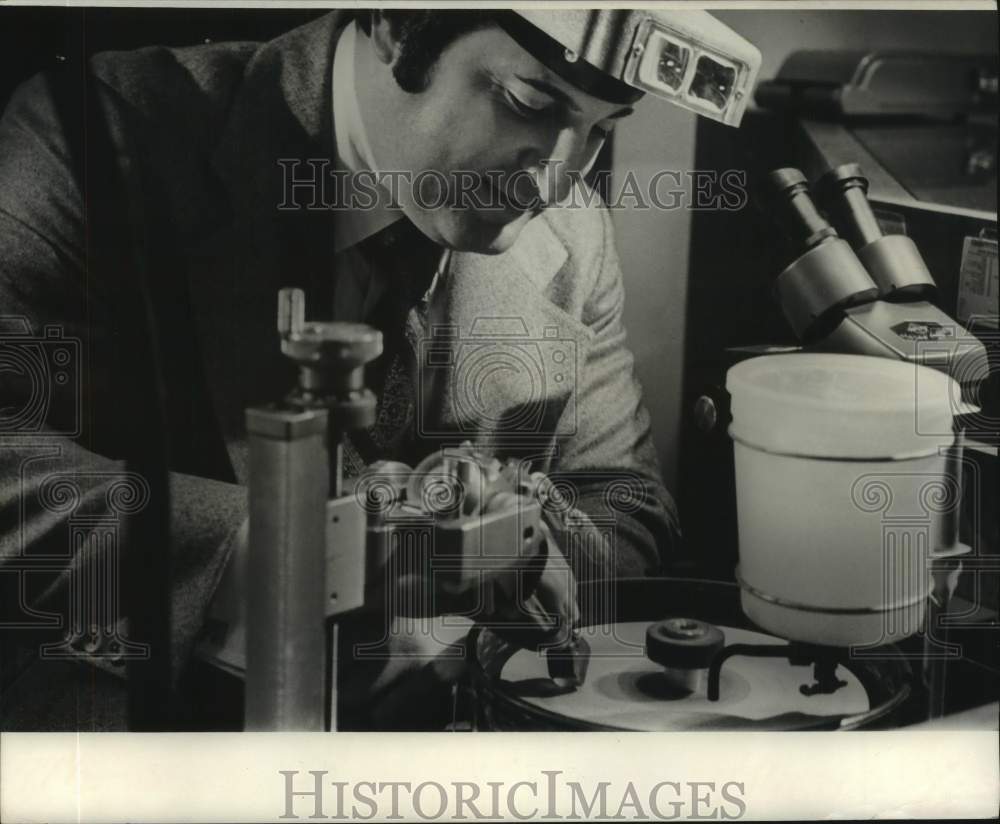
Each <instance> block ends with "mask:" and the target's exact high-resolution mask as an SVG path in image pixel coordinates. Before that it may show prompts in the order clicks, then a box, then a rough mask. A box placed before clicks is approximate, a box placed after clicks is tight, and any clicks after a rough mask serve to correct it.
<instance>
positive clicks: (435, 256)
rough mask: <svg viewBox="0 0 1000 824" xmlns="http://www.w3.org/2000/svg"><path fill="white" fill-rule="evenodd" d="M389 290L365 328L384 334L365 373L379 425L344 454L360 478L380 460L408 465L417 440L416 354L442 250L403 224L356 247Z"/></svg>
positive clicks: (355, 437)
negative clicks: (379, 349)
mask: <svg viewBox="0 0 1000 824" xmlns="http://www.w3.org/2000/svg"><path fill="white" fill-rule="evenodd" d="M358 249H359V251H360V253H361V254H362V255H363V256H364V258H365V260H366V261H367V262H368V265H369V266H371V267H372V269H373V270H378V271H379V272H381V273H382V274H383V275H384V276H385V277H386V282H387V283H388V284H389V288H388V289H387V290H386V293H385V294H384V295H383V296H382V298H381V299H380V300H379V302H378V304H377V305H376V306H375V307H374V309H373V311H372V313H371V315H370V316H369V317H367V318H365V322H366V323H368V324H370V325H372V326H374V327H376V328H377V329H379V330H380V331H381V332H382V336H383V341H384V351H383V354H382V355H381V357H379V358H378V359H377V360H376V361H375V362H374V363H373V364H371V365H370V367H369V368H368V369H367V370H366V383H367V384H368V386H369V387H371V388H372V390H373V391H375V392H376V394H377V396H378V406H377V409H376V416H375V423H374V424H373V425H372V426H370V427H368V428H367V429H365V430H362V431H359V432H353V433H351V435H350V436H349V438H348V443H347V444H346V448H345V450H344V471H345V474H346V475H348V476H357V475H359V474H360V473H361V471H362V470H363V469H364V468H365V466H366V465H368V464H370V463H372V462H373V461H377V460H405V459H406V458H407V457H408V456H407V454H406V451H407V447H408V445H409V443H410V441H411V438H412V434H413V424H414V413H415V410H416V394H415V390H414V383H415V380H416V376H417V353H418V351H419V349H418V347H419V342H420V339H421V338H422V337H423V335H424V329H425V324H426V317H427V305H426V295H427V291H428V289H429V288H430V286H431V284H432V283H433V280H434V276H435V274H436V273H437V269H438V265H439V264H440V262H441V257H442V254H443V250H442V248H441V247H440V246H438V245H437V244H436V243H434V242H433V241H431V240H430V239H429V238H427V236H426V235H424V234H423V233H422V232H421V231H420V230H419V229H417V227H416V226H414V225H413V223H411V222H410V221H409V220H408V219H406V218H402V219H401V220H398V221H396V222H395V223H393V224H391V225H389V226H387V227H386V228H385V229H383V230H381V231H380V232H377V233H376V234H375V235H373V236H372V237H370V238H366V239H365V240H364V241H362V242H361V243H360V244H358Z"/></svg>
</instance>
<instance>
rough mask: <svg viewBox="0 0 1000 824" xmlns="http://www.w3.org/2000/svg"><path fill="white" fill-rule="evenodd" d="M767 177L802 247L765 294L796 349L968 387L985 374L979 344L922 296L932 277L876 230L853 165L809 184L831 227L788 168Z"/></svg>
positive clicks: (904, 242) (903, 246) (897, 241)
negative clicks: (891, 364) (884, 364)
mask: <svg viewBox="0 0 1000 824" xmlns="http://www.w3.org/2000/svg"><path fill="white" fill-rule="evenodd" d="M768 183H769V185H770V190H771V192H770V195H771V197H770V200H771V205H772V207H773V211H774V213H775V216H776V217H777V218H778V220H779V222H780V223H781V224H782V225H783V226H784V228H785V230H786V232H787V234H788V235H790V236H791V237H792V239H793V241H795V242H796V243H797V244H798V245H799V246H800V248H803V247H804V251H803V252H802V254H801V255H800V256H799V257H798V258H797V259H796V260H795V261H793V262H792V263H791V265H789V266H788V267H787V268H786V269H785V270H784V271H783V272H781V274H780V275H778V277H777V279H776V281H775V293H776V295H777V298H778V301H779V303H780V304H781V308H782V311H783V313H784V315H785V317H786V319H787V320H788V322H789V324H790V325H791V327H792V329H793V331H794V332H795V334H796V335H797V336H798V338H799V339H800V340H801V341H802V342H803V345H804V346H805V347H806V348H808V349H811V350H814V351H826V352H840V353H847V354H856V355H871V356H875V357H887V358H892V359H897V360H907V361H911V362H913V363H917V364H920V365H923V366H930V367H933V368H935V369H938V370H940V371H942V372H945V373H946V374H949V375H950V376H951V377H953V378H955V379H956V381H958V383H959V384H960V385H962V386H963V388H964V389H966V390H974V389H975V388H977V386H978V384H979V383H981V382H982V381H983V380H984V379H985V378H986V375H987V372H988V365H987V354H986V349H985V347H984V346H983V344H982V343H981V342H980V341H979V340H978V339H977V338H976V337H975V336H973V335H972V334H970V333H969V332H968V331H967V330H966V329H965V328H964V327H962V326H961V325H960V324H959V323H958V322H957V321H955V320H953V319H952V318H951V317H949V316H948V315H947V314H946V313H945V312H943V311H941V310H940V309H939V308H937V306H935V305H934V304H933V303H932V302H931V301H932V299H933V297H934V294H935V291H936V285H935V283H934V278H933V277H932V276H931V273H930V272H929V271H928V269H927V266H926V264H925V263H924V260H923V258H922V257H921V255H920V252H919V251H918V250H917V247H916V245H915V244H914V243H913V241H912V240H911V239H910V238H909V237H907V236H905V235H883V233H882V230H881V228H880V227H879V224H878V221H877V219H876V217H875V215H874V213H873V211H872V209H871V206H870V205H869V203H868V200H867V196H866V195H867V188H868V181H867V180H866V179H865V177H864V176H863V175H862V173H861V170H860V168H859V167H858V166H857V164H846V165H844V166H839V167H837V168H835V169H832V170H830V171H829V172H828V173H827V174H826V175H824V176H823V177H822V178H821V179H820V180H819V182H818V183H817V186H816V189H817V195H818V199H819V202H820V204H821V205H822V206H823V207H824V208H825V211H826V212H827V214H828V215H829V217H830V219H831V221H832V224H833V225H831V223H828V222H827V220H826V219H825V218H824V217H823V216H821V215H820V213H819V211H818V210H817V209H816V206H815V205H814V203H813V201H812V198H811V197H810V195H809V191H808V186H807V184H806V181H805V177H804V176H803V175H802V173H801V172H799V171H798V170H797V169H779V170H777V171H775V172H772V173H771V175H770V177H769V180H768ZM834 227H835V228H834Z"/></svg>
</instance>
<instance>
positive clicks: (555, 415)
mask: <svg viewBox="0 0 1000 824" xmlns="http://www.w3.org/2000/svg"><path fill="white" fill-rule="evenodd" d="M566 261H567V251H566V249H565V247H564V246H563V244H562V243H561V242H560V241H559V239H558V238H557V237H556V235H555V234H554V233H553V232H552V230H551V229H550V228H549V225H548V222H547V221H546V220H545V218H544V217H539V218H536V219H535V220H533V221H532V222H531V223H529V224H528V226H527V227H525V229H524V230H523V231H522V233H521V235H520V237H519V238H518V240H517V242H516V243H515V244H514V246H512V247H511V248H510V249H509V250H507V252H505V253H503V254H502V255H477V254H470V253H456V254H455V255H453V257H452V261H451V266H450V270H449V273H448V277H447V278H446V279H445V282H444V284H443V286H442V288H441V289H440V291H439V293H438V295H437V296H436V297H435V299H434V301H433V306H432V308H431V313H430V323H429V329H428V330H427V331H428V337H427V338H425V340H424V342H423V350H424V351H423V352H421V353H419V356H420V357H419V363H420V387H419V404H418V416H419V417H418V426H419V432H420V434H421V435H422V436H423V437H424V439H428V438H430V439H436V440H438V441H455V440H462V439H465V438H469V439H471V440H473V441H475V442H477V443H479V444H481V445H484V446H488V447H489V448H491V449H494V450H496V451H497V452H498V453H500V454H504V455H512V456H513V455H520V456H528V455H535V456H538V455H540V454H541V453H542V452H547V451H548V450H550V449H551V447H552V445H553V442H554V441H555V440H557V439H558V437H560V436H563V435H567V434H571V433H572V430H573V429H574V428H575V427H573V421H574V420H575V417H574V415H575V411H574V410H575V393H576V387H577V380H578V372H579V370H580V368H581V367H582V364H583V359H584V358H585V357H586V352H587V346H588V343H589V339H590V333H589V331H588V330H587V328H586V326H584V325H583V324H582V323H581V322H580V321H579V320H577V319H576V318H574V317H572V316H571V315H569V314H567V313H566V312H564V311H563V310H562V309H560V308H559V307H558V306H556V305H555V304H554V303H552V302H551V301H550V300H549V299H548V298H547V297H546V288H547V286H548V285H549V283H550V281H551V280H552V278H553V277H554V276H555V274H556V273H557V272H558V271H559V270H560V269H562V268H563V266H565V265H566ZM540 450H541V452H540Z"/></svg>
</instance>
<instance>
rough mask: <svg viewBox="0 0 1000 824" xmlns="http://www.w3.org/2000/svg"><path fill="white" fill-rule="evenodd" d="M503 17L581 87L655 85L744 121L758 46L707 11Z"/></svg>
mask: <svg viewBox="0 0 1000 824" xmlns="http://www.w3.org/2000/svg"><path fill="white" fill-rule="evenodd" d="M498 22H499V24H500V25H501V27H503V29H504V30H505V31H506V32H507V33H508V34H509V35H510V36H511V37H513V38H514V39H515V40H516V41H517V42H518V43H519V44H520V45H521V47H522V48H524V49H526V50H527V51H528V52H530V53H531V54H532V55H533V56H534V57H535V58H536V59H538V60H539V61H540V62H541V63H543V64H544V65H545V66H546V67H547V68H549V69H550V70H552V71H553V72H555V73H556V74H558V75H559V76H560V77H562V78H564V79H565V80H567V81H568V82H570V83H573V84H574V85H575V86H577V87H579V88H580V89H582V90H583V91H586V92H588V93H590V94H593V95H594V96H595V97H600V98H601V99H603V100H608V101H610V102H614V103H632V102H634V101H635V100H637V99H638V98H639V97H641V96H642V94H643V93H644V92H649V93H650V94H653V95H655V96H656V97H659V98H662V99H664V100H668V101H670V102H671V103H674V104H676V105H678V106H682V107H683V108H685V109H690V110H691V111H693V112H696V113H697V114H700V115H703V116H705V117H709V118H711V119H713V120H718V121H721V122H722V123H725V124H726V125H729V126H738V125H739V124H740V120H741V119H742V117H743V112H744V110H745V109H746V105H747V102H748V101H749V100H750V96H751V92H752V90H753V85H754V82H755V80H756V78H757V73H758V71H759V70H760V62H761V57H760V51H759V50H758V49H757V47H756V46H754V45H753V44H752V43H750V42H749V41H748V40H746V39H745V38H743V37H741V36H740V35H738V34H737V33H736V32H734V31H733V30H732V29H730V28H729V27H728V26H726V25H724V24H723V23H721V22H719V21H718V20H716V19H715V18H714V17H712V15H710V14H708V13H707V12H704V11H700V10H699V11H694V10H692V11H686V10H684V11H661V10H649V9H633V10H610V9H589V10H588V9H565V10H563V9H548V10H537V11H536V10H533V9H518V10H517V11H516V12H514V11H509V12H502V13H500V14H499V17H498Z"/></svg>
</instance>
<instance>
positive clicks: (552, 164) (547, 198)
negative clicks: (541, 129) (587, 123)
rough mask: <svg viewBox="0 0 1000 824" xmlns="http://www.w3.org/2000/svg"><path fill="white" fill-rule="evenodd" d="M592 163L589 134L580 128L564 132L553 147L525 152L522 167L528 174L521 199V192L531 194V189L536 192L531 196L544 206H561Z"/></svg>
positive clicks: (522, 187) (533, 148) (528, 149)
mask: <svg viewBox="0 0 1000 824" xmlns="http://www.w3.org/2000/svg"><path fill="white" fill-rule="evenodd" d="M589 160H590V157H589V153H588V152H587V135H586V134H582V132H581V130H580V129H571V128H565V129H562V130H560V131H559V133H558V135H557V136H556V138H555V140H553V141H551V143H549V145H539V146H532V147H530V148H527V149H525V150H524V151H523V152H522V153H521V157H520V168H521V169H523V170H524V171H526V172H527V173H528V174H527V179H526V180H524V182H523V184H522V186H520V187H519V193H518V197H519V199H520V191H521V190H522V189H523V190H524V191H525V192H527V190H528V188H529V186H530V187H531V188H533V190H534V191H533V192H531V195H532V196H533V197H537V198H538V199H540V200H541V204H542V205H543V206H551V205H553V204H555V203H558V202H559V201H561V200H563V199H564V198H566V197H567V196H568V195H569V193H570V191H571V189H572V187H573V184H574V182H575V181H576V180H577V179H579V176H580V175H582V174H583V173H584V171H585V169H584V165H585V164H586V163H587V161H589ZM524 177H525V176H523V175H522V178H524ZM521 202H524V201H523V200H522V201H521Z"/></svg>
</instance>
